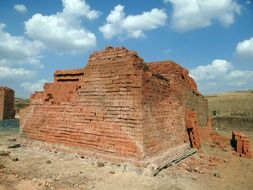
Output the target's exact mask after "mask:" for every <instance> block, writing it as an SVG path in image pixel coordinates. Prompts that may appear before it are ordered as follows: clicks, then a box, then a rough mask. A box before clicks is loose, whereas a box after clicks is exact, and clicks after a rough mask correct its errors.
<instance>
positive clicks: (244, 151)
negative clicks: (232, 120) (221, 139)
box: [232, 131, 252, 158]
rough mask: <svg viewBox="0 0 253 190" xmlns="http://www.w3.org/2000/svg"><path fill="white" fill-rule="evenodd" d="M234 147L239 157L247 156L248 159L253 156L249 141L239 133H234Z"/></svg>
mask: <svg viewBox="0 0 253 190" xmlns="http://www.w3.org/2000/svg"><path fill="white" fill-rule="evenodd" d="M232 146H233V147H234V148H235V151H236V152H237V153H238V154H239V156H245V157H247V158H250V157H251V156H252V154H251V152H250V141H249V139H248V138H247V137H246V136H245V135H244V134H242V133H240V132H238V131H233V132H232Z"/></svg>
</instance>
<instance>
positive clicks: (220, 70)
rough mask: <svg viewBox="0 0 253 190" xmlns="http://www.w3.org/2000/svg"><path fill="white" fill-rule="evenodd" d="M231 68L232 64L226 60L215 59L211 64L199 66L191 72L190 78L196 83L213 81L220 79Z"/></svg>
mask: <svg viewBox="0 0 253 190" xmlns="http://www.w3.org/2000/svg"><path fill="white" fill-rule="evenodd" d="M232 68H233V66H232V64H231V63H230V62H228V61H226V60H220V59H216V60H213V61H212V63H211V64H208V65H200V66H198V67H196V68H195V69H192V70H191V72H190V73H191V76H192V77H193V78H194V79H195V80H196V81H201V80H208V79H214V78H217V77H222V76H224V75H226V74H227V73H228V71H230V70H231V69H232Z"/></svg>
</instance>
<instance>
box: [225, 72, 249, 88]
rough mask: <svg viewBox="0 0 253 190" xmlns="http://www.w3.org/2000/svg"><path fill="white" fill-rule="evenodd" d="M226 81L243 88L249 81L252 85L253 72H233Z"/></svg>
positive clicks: (226, 77)
mask: <svg viewBox="0 0 253 190" xmlns="http://www.w3.org/2000/svg"><path fill="white" fill-rule="evenodd" d="M225 79H226V80H227V81H229V85H235V86H243V85H245V84H247V83H248V82H249V81H250V83H251V84H252V83H253V71H241V70H233V71H231V72H230V73H229V74H228V75H227V76H225Z"/></svg>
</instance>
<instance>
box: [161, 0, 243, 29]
mask: <svg viewBox="0 0 253 190" xmlns="http://www.w3.org/2000/svg"><path fill="white" fill-rule="evenodd" d="M164 2H165V3H167V2H170V3H172V6H173V13H172V28H174V29H176V30H178V31H182V32H183V31H189V30H194V29H197V28H204V27H207V26H210V25H211V24H212V23H213V22H214V21H218V22H219V23H220V24H221V25H223V26H229V25H231V24H233V23H234V17H235V15H236V14H240V10H241V6H240V5H239V4H238V3H237V2H236V1H235V0H218V1H217V0H164Z"/></svg>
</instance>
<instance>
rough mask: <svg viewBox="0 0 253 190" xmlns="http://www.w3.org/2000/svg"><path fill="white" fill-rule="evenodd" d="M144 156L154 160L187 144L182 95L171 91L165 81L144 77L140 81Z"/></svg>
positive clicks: (154, 77)
mask: <svg viewBox="0 0 253 190" xmlns="http://www.w3.org/2000/svg"><path fill="white" fill-rule="evenodd" d="M142 86H143V89H142V92H143V98H142V100H143V120H144V126H143V127H144V130H143V133H144V148H145V154H146V155H148V156H153V155H156V154H159V153H161V152H165V151H168V150H169V149H171V148H174V147H177V146H179V145H182V144H184V143H186V142H189V141H188V137H187V132H186V128H185V111H184V109H185V108H184V104H183V99H182V95H180V94H177V93H176V92H174V91H172V90H171V88H170V84H169V82H168V81H167V80H166V79H160V78H158V77H157V76H155V75H153V74H150V73H145V74H144V77H143V84H142Z"/></svg>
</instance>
